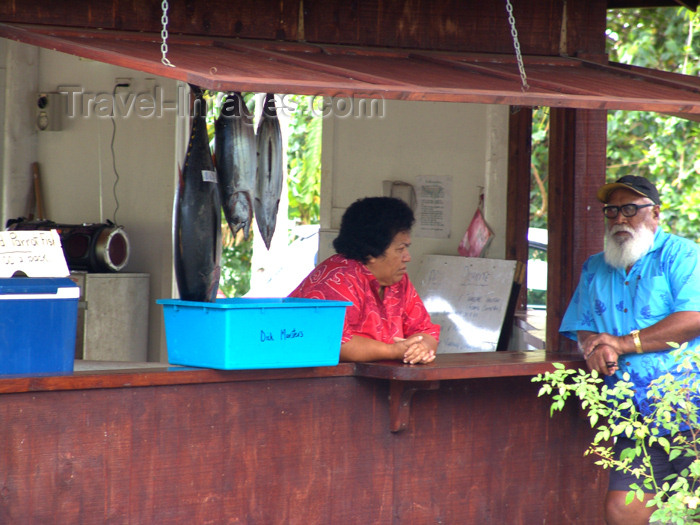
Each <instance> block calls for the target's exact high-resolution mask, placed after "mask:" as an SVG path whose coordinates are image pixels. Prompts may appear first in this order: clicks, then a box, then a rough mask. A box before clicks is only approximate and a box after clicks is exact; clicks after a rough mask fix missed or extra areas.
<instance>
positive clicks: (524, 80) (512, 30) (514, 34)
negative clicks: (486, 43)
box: [506, 0, 530, 91]
mask: <svg viewBox="0 0 700 525" xmlns="http://www.w3.org/2000/svg"><path fill="white" fill-rule="evenodd" d="M506 11H508V23H509V24H510V34H511V36H512V37H513V47H515V58H516V59H517V61H518V70H519V71H520V81H521V82H522V84H523V87H522V89H523V91H527V90H528V89H530V86H529V85H528V83H527V75H526V74H525V64H523V55H522V53H521V52H520V42H519V41H518V30H517V29H515V16H513V6H512V5H511V3H510V0H506Z"/></svg>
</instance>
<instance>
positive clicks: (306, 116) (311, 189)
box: [287, 95, 322, 224]
mask: <svg viewBox="0 0 700 525" xmlns="http://www.w3.org/2000/svg"><path fill="white" fill-rule="evenodd" d="M289 100H290V102H291V103H292V107H294V111H293V112H292V114H291V119H290V123H289V127H290V134H289V143H288V145H287V168H288V171H287V177H288V178H287V180H288V190H289V218H290V219H292V220H294V221H295V222H296V223H297V224H318V223H319V217H320V205H321V128H322V119H321V117H320V116H319V115H318V109H317V108H314V107H312V104H313V103H314V102H315V101H317V100H318V99H315V98H312V97H305V96H300V95H292V96H289Z"/></svg>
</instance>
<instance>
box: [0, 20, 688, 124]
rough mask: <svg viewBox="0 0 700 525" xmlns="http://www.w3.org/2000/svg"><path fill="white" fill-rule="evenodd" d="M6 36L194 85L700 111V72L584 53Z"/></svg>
mask: <svg viewBox="0 0 700 525" xmlns="http://www.w3.org/2000/svg"><path fill="white" fill-rule="evenodd" d="M0 36H1V37H5V38H9V39H13V40H17V41H20V42H24V43H27V44H32V45H36V46H40V47H44V48H48V49H53V50H56V51H61V52H65V53H69V54H73V55H77V56H81V57H84V58H89V59H93V60H98V61H101V62H105V63H109V64H114V65H117V66H123V67H127V68H131V69H135V70H138V71H143V72H147V73H152V74H154V75H158V76H162V77H167V78H172V79H177V80H181V81H184V82H188V83H191V84H196V85H198V86H200V87H202V88H205V89H211V90H215V91H232V90H237V91H256V92H275V93H296V94H302V95H324V96H350V97H365V98H385V99H400V100H430V101H451V102H476V103H486V104H509V105H520V106H551V107H569V108H581V109H626V110H645V111H657V112H662V113H672V114H682V115H683V116H686V117H689V118H694V119H698V118H700V79H699V78H697V77H689V76H687V75H678V74H673V73H666V72H661V71H654V70H649V69H643V68H635V67H630V66H624V65H621V64H598V63H595V62H589V61H585V60H580V59H576V58H565V57H533V56H526V57H524V64H525V73H526V75H527V82H528V84H529V89H527V90H524V89H523V86H522V82H521V76H520V74H519V71H518V67H517V63H516V60H515V56H514V55H513V56H511V55H491V54H474V53H464V54H461V53H448V52H429V51H412V50H401V49H377V48H360V47H348V46H333V45H315V44H303V43H284V42H272V41H254V40H244V39H221V38H211V39H207V38H201V37H183V36H177V35H171V36H170V37H169V39H168V55H167V57H168V59H169V60H170V62H171V63H172V64H174V65H175V67H168V66H166V65H164V64H162V63H161V37H160V35H155V34H145V33H129V32H118V33H116V32H111V31H99V30H87V29H76V28H73V29H66V28H56V27H38V26H26V25H24V26H22V25H16V24H0Z"/></svg>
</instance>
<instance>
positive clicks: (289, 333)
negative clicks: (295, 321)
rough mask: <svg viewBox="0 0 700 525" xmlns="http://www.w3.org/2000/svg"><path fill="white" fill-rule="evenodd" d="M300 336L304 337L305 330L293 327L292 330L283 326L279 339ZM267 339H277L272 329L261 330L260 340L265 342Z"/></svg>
mask: <svg viewBox="0 0 700 525" xmlns="http://www.w3.org/2000/svg"><path fill="white" fill-rule="evenodd" d="M300 337H304V332H302V331H301V330H297V329H296V328H292V329H291V330H288V329H286V328H282V330H280V335H279V340H280V341H286V340H287V339H298V338H300ZM267 341H276V339H275V336H274V333H273V332H272V331H265V330H260V342H261V343H265V342H267Z"/></svg>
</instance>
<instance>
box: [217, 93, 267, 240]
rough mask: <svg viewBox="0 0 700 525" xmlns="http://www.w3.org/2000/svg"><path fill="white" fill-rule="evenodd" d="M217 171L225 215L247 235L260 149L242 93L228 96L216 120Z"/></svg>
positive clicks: (230, 223) (232, 229)
mask: <svg viewBox="0 0 700 525" xmlns="http://www.w3.org/2000/svg"><path fill="white" fill-rule="evenodd" d="M215 130H216V133H215V150H216V172H217V175H218V177H219V195H220V197H221V206H222V207H223V209H224V216H225V217H226V221H227V222H228V225H229V228H231V231H232V232H233V233H234V234H235V233H237V232H238V230H240V229H241V228H243V235H244V237H245V238H246V240H247V239H248V236H249V235H250V225H251V224H252V223H253V193H254V192H255V170H256V166H257V152H256V144H255V128H254V127H253V117H252V115H251V114H250V112H249V111H248V107H247V106H246V104H245V101H244V100H243V97H242V96H241V94H240V93H233V94H229V95H227V96H226V99H225V100H224V102H223V104H222V105H221V113H220V114H219V118H218V119H216V123H215Z"/></svg>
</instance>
